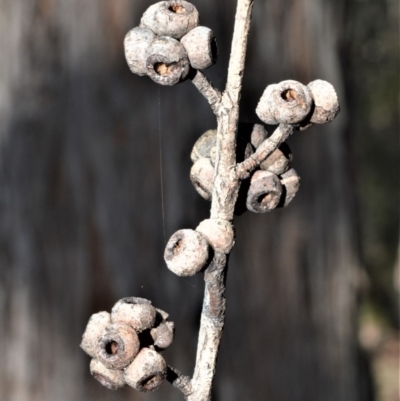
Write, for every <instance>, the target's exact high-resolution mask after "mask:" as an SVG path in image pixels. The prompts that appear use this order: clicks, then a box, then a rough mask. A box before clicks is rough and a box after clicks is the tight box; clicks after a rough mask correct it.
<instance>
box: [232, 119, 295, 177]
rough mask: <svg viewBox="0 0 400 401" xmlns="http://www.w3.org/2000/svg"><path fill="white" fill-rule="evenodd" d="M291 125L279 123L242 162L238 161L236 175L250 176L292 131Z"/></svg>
mask: <svg viewBox="0 0 400 401" xmlns="http://www.w3.org/2000/svg"><path fill="white" fill-rule="evenodd" d="M293 130H294V128H293V126H292V125H285V124H280V125H279V127H278V128H277V129H276V130H275V131H274V133H273V134H272V135H271V136H270V137H269V138H267V139H265V140H264V142H263V143H262V144H261V145H260V146H259V147H258V148H257V150H256V151H255V152H254V153H253V154H252V155H251V156H250V157H248V158H247V159H246V160H244V161H243V162H242V163H239V164H238V165H237V168H236V174H237V177H238V178H239V179H240V180H243V179H245V178H247V177H249V176H250V173H251V172H252V171H253V170H255V169H256V168H257V167H258V166H259V165H260V164H261V163H262V162H263V161H264V160H265V159H266V158H267V157H268V156H269V155H270V154H271V153H272V152H274V150H275V149H276V148H277V147H278V146H279V145H280V144H281V143H283V142H285V141H286V139H288V137H289V136H290V135H291V134H292V133H293Z"/></svg>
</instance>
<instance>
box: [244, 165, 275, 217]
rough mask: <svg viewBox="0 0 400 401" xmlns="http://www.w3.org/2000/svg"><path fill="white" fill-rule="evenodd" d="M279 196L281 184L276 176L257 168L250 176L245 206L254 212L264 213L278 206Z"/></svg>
mask: <svg viewBox="0 0 400 401" xmlns="http://www.w3.org/2000/svg"><path fill="white" fill-rule="evenodd" d="M281 196H282V185H281V183H280V181H279V178H278V176H277V175H275V174H274V173H271V172H269V171H263V170H258V171H256V172H255V173H254V174H253V176H252V178H251V181H250V188H249V192H248V193H247V201H246V206H247V209H248V210H250V211H252V212H254V213H265V212H268V211H269V210H272V209H275V208H276V207H277V206H278V204H279V201H280V199H281Z"/></svg>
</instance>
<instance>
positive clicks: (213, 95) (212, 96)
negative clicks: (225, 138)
mask: <svg viewBox="0 0 400 401" xmlns="http://www.w3.org/2000/svg"><path fill="white" fill-rule="evenodd" d="M191 79H192V82H193V84H194V86H195V87H196V88H197V89H198V91H199V92H200V93H201V94H202V95H203V96H204V97H205V98H206V100H207V102H208V103H209V104H210V106H211V108H212V110H213V112H214V114H217V112H218V108H219V105H220V103H221V99H222V94H221V92H220V91H219V90H218V89H216V88H214V86H213V84H212V83H211V82H210V81H209V80H208V79H207V77H206V76H205V75H204V74H203V73H202V72H201V71H196V74H195V75H194V76H193V78H191Z"/></svg>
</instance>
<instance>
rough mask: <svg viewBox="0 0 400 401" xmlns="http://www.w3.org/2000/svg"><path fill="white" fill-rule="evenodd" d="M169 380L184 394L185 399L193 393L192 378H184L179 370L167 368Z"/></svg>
mask: <svg viewBox="0 0 400 401" xmlns="http://www.w3.org/2000/svg"><path fill="white" fill-rule="evenodd" d="M167 380H168V381H169V382H170V383H171V384H172V385H173V386H174V387H175V388H177V389H178V390H180V391H181V392H182V394H183V395H184V396H185V398H187V397H189V396H190V394H192V393H193V388H192V384H191V382H190V377H188V376H184V375H183V374H182V373H181V372H179V370H177V369H175V368H173V367H172V366H168V367H167Z"/></svg>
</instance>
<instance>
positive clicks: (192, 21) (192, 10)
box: [140, 0, 199, 39]
mask: <svg viewBox="0 0 400 401" xmlns="http://www.w3.org/2000/svg"><path fill="white" fill-rule="evenodd" d="M197 25H199V13H198V11H197V9H196V7H195V6H194V5H193V4H191V3H189V2H187V1H183V0H172V1H161V2H159V3H156V4H153V5H152V6H150V7H149V8H148V9H147V10H146V11H145V13H144V14H143V16H142V19H141V21H140V26H143V27H146V28H149V29H151V30H152V31H153V32H155V33H156V34H157V35H159V36H170V37H171V38H174V39H180V38H181V37H182V36H184V35H186V34H187V33H188V32H189V31H191V30H192V29H193V28H195V27H196V26H197Z"/></svg>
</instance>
